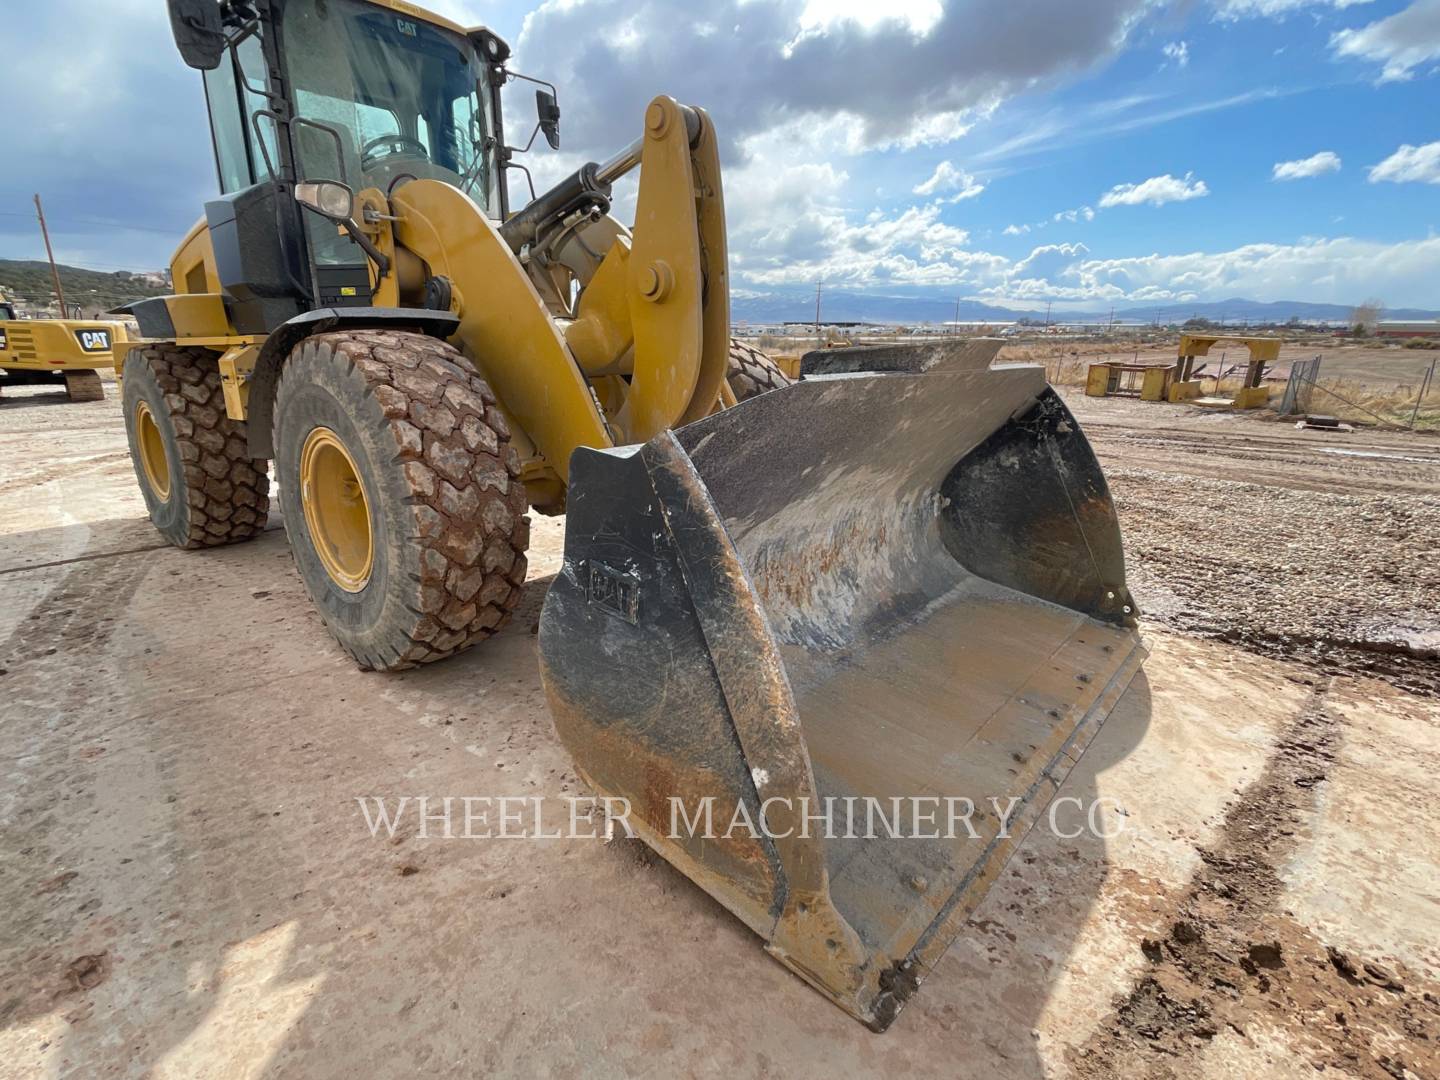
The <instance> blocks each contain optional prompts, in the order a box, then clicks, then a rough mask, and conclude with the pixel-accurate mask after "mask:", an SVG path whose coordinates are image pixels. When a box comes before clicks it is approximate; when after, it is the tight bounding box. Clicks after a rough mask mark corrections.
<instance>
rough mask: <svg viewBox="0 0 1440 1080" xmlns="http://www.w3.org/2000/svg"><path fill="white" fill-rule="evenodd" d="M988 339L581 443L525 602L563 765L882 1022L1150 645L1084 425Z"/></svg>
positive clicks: (805, 970) (745, 917) (880, 359)
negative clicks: (531, 608)
mask: <svg viewBox="0 0 1440 1080" xmlns="http://www.w3.org/2000/svg"><path fill="white" fill-rule="evenodd" d="M998 347H999V344H998V342H978V343H972V344H964V345H947V346H920V347H909V348H907V349H900V350H896V349H894V348H889V349H886V350H876V351H875V352H873V353H871V354H870V355H869V356H867V355H864V350H857V349H836V350H827V354H826V355H822V356H820V357H819V358H818V359H816V358H815V357H814V356H813V355H812V357H808V358H807V360H806V370H807V371H808V372H809V373H810V376H809V377H807V378H806V379H805V380H804V381H802V382H799V383H796V384H795V385H793V386H790V387H787V388H783V389H780V390H776V391H774V392H771V393H768V394H764V395H761V396H759V397H756V398H752V399H750V400H748V401H745V402H742V403H741V404H740V405H738V406H736V407H734V408H731V409H727V410H724V411H722V412H719V413H716V414H715V415H712V416H710V417H707V418H705V419H703V420H700V421H698V422H696V423H694V424H690V425H688V426H686V427H684V428H681V429H679V430H677V431H673V432H666V433H664V434H662V435H660V436H659V437H657V438H655V439H653V440H652V441H650V442H649V443H646V444H645V445H643V446H631V447H623V448H619V449H615V450H605V451H592V450H578V451H576V453H575V455H574V458H573V460H572V465H571V473H570V493H569V509H568V516H567V522H566V535H565V557H564V563H563V568H562V570H561V572H560V574H559V575H558V576H557V578H556V580H555V583H554V585H552V587H551V589H550V592H549V595H548V597H547V598H546V601H545V606H544V609H543V612H542V615H541V623H540V638H539V644H540V655H541V667H542V674H543V678H544V682H545V689H546V693H547V696H548V698H549V701H550V707H551V711H552V713H553V715H554V719H555V726H556V729H557V730H558V732H559V734H560V737H561V739H562V740H563V741H564V743H565V745H566V747H567V748H568V749H569V751H570V753H571V755H572V757H573V758H574V761H575V764H576V767H577V769H578V771H579V773H580V775H581V776H582V777H583V779H584V780H585V781H586V782H587V783H588V784H589V785H591V786H592V788H593V789H594V790H595V791H596V793H597V794H599V795H602V796H606V797H609V798H611V799H612V800H615V801H614V802H613V803H612V807H613V808H618V809H617V810H616V813H617V815H618V814H623V813H624V811H625V810H626V809H628V816H626V820H625V822H624V824H626V825H628V826H629V827H630V828H631V829H633V830H634V833H635V834H636V835H638V836H639V837H641V838H642V839H643V840H644V841H645V842H646V843H648V844H649V845H650V846H651V847H652V848H654V849H655V850H656V851H657V852H659V853H660V854H661V855H663V856H664V857H665V858H666V859H668V860H669V861H670V862H671V863H673V864H674V865H675V866H676V867H677V868H678V869H679V870H680V871H681V872H683V873H684V874H686V875H687V876H688V877H690V878H691V879H692V880H694V881H695V882H696V883H697V884H699V885H700V886H701V887H702V888H703V889H705V890H706V891H707V892H709V893H710V894H711V895H712V896H714V897H715V898H716V899H717V900H718V901H719V902H720V903H722V904H723V905H725V907H726V908H728V909H729V910H730V911H731V912H732V913H734V914H735V916H736V917H738V918H739V919H741V920H742V921H743V922H744V923H745V924H746V925H748V926H749V927H750V928H751V929H752V930H754V931H755V933H757V934H759V935H760V936H761V937H762V938H763V939H764V940H765V943H766V948H767V950H768V951H770V952H771V953H772V954H773V955H774V956H776V957H777V958H778V959H780V960H781V961H782V962H783V963H785V964H786V965H787V966H788V967H790V968H791V969H792V970H793V971H795V972H796V973H798V974H799V975H800V976H801V977H802V978H804V979H805V980H806V981H808V982H809V983H810V984H811V985H812V986H814V987H815V988H816V989H818V990H820V991H821V992H822V993H824V994H825V995H827V996H828V997H830V998H831V999H832V1000H833V1001H835V1002H836V1003H837V1004H838V1005H840V1006H841V1007H842V1008H843V1009H845V1010H846V1011H847V1012H849V1013H850V1014H851V1015H853V1016H855V1017H857V1018H858V1019H860V1020H862V1021H863V1022H865V1023H866V1024H868V1025H869V1026H871V1027H872V1028H874V1029H876V1030H884V1028H886V1027H887V1026H888V1025H889V1024H890V1022H891V1021H892V1020H893V1019H894V1018H895V1015H896V1014H897V1013H898V1012H899V1010H900V1008H901V1006H902V1005H903V1004H904V1002H905V1000H906V998H907V997H909V995H910V994H912V993H913V992H914V991H915V989H916V988H917V987H918V985H919V983H920V981H921V979H922V978H923V977H924V976H925V974H926V973H927V972H928V971H929V970H930V968H931V967H932V966H933V965H934V964H935V962H936V961H937V960H938V959H939V958H940V956H941V955H942V954H943V953H944V951H945V949H946V948H947V947H948V945H949V944H950V941H951V939H952V938H953V937H954V935H955V934H956V933H957V932H958V931H959V929H960V928H961V926H962V925H963V922H964V919H965V918H966V917H967V916H968V915H969V914H970V912H971V911H973V910H974V908H975V906H976V905H977V904H978V903H979V901H980V899H981V898H982V897H983V896H984V894H985V892H986V891H987V889H988V888H989V886H990V884H991V883H992V882H993V881H994V880H995V878H996V877H997V876H998V874H999V872H1000V870H1001V868H1002V867H1003V866H1004V863H1005V861H1006V859H1007V858H1008V857H1009V855H1010V853H1011V851H1012V850H1013V849H1014V847H1015V846H1016V845H1017V844H1018V843H1019V842H1020V840H1021V839H1022V838H1023V837H1024V835H1025V833H1026V832H1027V831H1028V829H1029V827H1030V824H1031V823H1032V822H1033V821H1034V820H1035V819H1036V817H1037V816H1039V815H1040V814H1041V813H1042V812H1043V811H1044V809H1045V808H1046V806H1047V805H1048V804H1049V802H1050V800H1051V798H1052V796H1053V795H1054V792H1055V789H1056V787H1057V786H1058V785H1059V783H1060V782H1061V780H1062V779H1063V778H1064V777H1065V775H1066V773H1067V772H1068V771H1069V770H1070V768H1071V767H1072V766H1073V765H1074V764H1075V761H1076V760H1077V758H1078V756H1079V754H1080V753H1081V752H1082V751H1083V750H1084V748H1085V746H1086V745H1087V744H1088V743H1089V741H1090V739H1091V738H1092V737H1093V735H1094V734H1095V731H1096V728H1097V727H1098V725H1099V724H1100V723H1101V722H1102V721H1103V720H1104V718H1105V716H1106V715H1107V714H1108V712H1109V711H1110V709H1111V708H1112V707H1113V705H1114V704H1115V702H1116V700H1117V699H1118V698H1119V696H1120V694H1121V693H1122V692H1123V691H1124V689H1125V687H1126V685H1127V684H1128V682H1129V681H1130V679H1131V677H1132V675H1133V674H1134V673H1135V671H1136V670H1137V668H1138V667H1139V664H1140V662H1141V660H1142V659H1143V657H1144V650H1143V648H1142V647H1141V645H1140V641H1139V636H1138V634H1137V631H1136V629H1135V625H1136V619H1135V614H1134V611H1133V604H1132V602H1131V600H1130V596H1129V593H1128V592H1127V591H1126V587H1125V574H1124V562H1123V557H1122V552H1121V544H1120V532H1119V528H1118V526H1117V523H1116V518H1115V509H1114V505H1113V503H1112V502H1111V499H1110V495H1109V492H1108V490H1107V488H1106V485H1105V480H1104V477H1103V476H1102V475H1101V472H1100V469H1099V466H1098V465H1097V463H1096V461H1095V457H1094V455H1093V453H1092V452H1091V450H1090V446H1089V444H1088V443H1087V442H1086V440H1085V437H1084V435H1082V434H1081V432H1080V430H1079V428H1078V426H1077V425H1076V423H1075V420H1074V418H1073V417H1072V416H1071V415H1070V413H1069V411H1068V410H1067V409H1066V407H1065V405H1064V403H1063V402H1062V401H1061V400H1060V398H1059V397H1058V396H1057V395H1056V394H1055V392H1054V391H1053V390H1051V389H1050V388H1049V387H1048V386H1047V385H1046V381H1045V376H1044V373H1043V371H1042V370H1041V369H1040V368H1037V367H1031V366H1009V367H1004V366H1000V367H993V368H992V367H991V366H990V361H991V359H992V357H993V356H994V354H995V351H996V349H998ZM871 368H880V369H881V370H878V371H877V370H867V369H871ZM827 372H828V373H827ZM622 799H623V800H624V802H623V803H622V802H620V801H619V800H622ZM992 799H994V800H996V802H995V803H991V802H990V800H992ZM967 801H968V802H969V803H971V804H973V806H974V807H975V810H974V813H973V815H970V816H968V817H967V816H964V811H965V806H966V802H967ZM997 810H998V811H1000V812H1004V811H1006V810H1008V811H1009V813H1008V814H1006V815H1005V821H1006V824H1007V825H1008V828H1002V822H1001V817H1000V813H997ZM957 816H959V817H960V818H961V820H960V821H958V822H957V821H956V818H957ZM617 827H618V823H617ZM972 832H973V835H972Z"/></svg>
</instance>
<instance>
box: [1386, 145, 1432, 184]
mask: <svg viewBox="0 0 1440 1080" xmlns="http://www.w3.org/2000/svg"><path fill="white" fill-rule="evenodd" d="M1382 180H1389V181H1390V182H1391V183H1395V184H1404V183H1421V184H1440V142H1432V143H1426V144H1425V145H1424V146H1411V145H1410V144H1409V143H1406V144H1405V145H1404V146H1402V147H1400V149H1399V150H1396V151H1395V152H1394V153H1393V154H1391V155H1390V156H1389V157H1387V158H1386V159H1385V160H1384V161H1382V162H1380V164H1379V165H1374V166H1371V168H1370V183H1372V184H1378V183H1379V182H1380V181H1382Z"/></svg>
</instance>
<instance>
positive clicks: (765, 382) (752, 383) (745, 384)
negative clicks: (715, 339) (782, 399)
mask: <svg viewBox="0 0 1440 1080" xmlns="http://www.w3.org/2000/svg"><path fill="white" fill-rule="evenodd" d="M727 377H728V379H729V382H730V389H731V390H732V391H733V392H734V394H735V400H736V401H744V400H745V399H746V398H752V397H759V396H760V395H761V394H767V393H769V392H770V391H771V390H778V389H780V387H782V386H789V385H790V379H789V378H787V377H786V375H785V373H784V372H783V371H781V370H780V369H779V368H778V367H776V366H775V361H773V360H771V359H770V358H769V357H768V356H766V355H765V354H764V353H762V352H761V351H760V350H759V349H752V348H751V347H750V346H749V345H746V344H744V343H743V342H740V341H736V340H735V339H734V338H731V339H730V371H729V374H728V376H727Z"/></svg>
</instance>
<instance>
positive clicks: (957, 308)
mask: <svg viewBox="0 0 1440 1080" xmlns="http://www.w3.org/2000/svg"><path fill="white" fill-rule="evenodd" d="M955 333H957V334H958V333H960V297H958V296H957V297H955Z"/></svg>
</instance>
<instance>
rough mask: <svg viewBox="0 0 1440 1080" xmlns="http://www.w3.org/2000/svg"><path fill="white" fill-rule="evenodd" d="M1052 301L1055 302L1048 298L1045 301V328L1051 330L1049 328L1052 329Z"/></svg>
mask: <svg viewBox="0 0 1440 1080" xmlns="http://www.w3.org/2000/svg"><path fill="white" fill-rule="evenodd" d="M1051 303H1053V301H1050V300H1046V301H1045V329H1046V330H1049V329H1050V305H1051Z"/></svg>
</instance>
